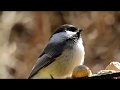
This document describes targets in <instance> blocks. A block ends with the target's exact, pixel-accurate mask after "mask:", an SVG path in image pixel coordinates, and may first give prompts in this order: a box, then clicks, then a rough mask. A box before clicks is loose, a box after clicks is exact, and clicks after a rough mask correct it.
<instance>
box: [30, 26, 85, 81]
mask: <svg viewBox="0 0 120 90" xmlns="http://www.w3.org/2000/svg"><path fill="white" fill-rule="evenodd" d="M83 30H84V29H80V28H77V27H76V26H74V25H72V24H63V25H61V26H59V27H58V28H56V29H55V30H54V32H53V33H52V34H51V36H50V38H49V41H48V43H47V44H46V46H45V48H44V49H43V51H42V53H41V54H40V56H39V57H38V59H37V61H36V62H35V64H34V66H33V67H32V70H31V72H30V74H29V76H28V79H64V78H66V77H70V76H71V75H72V71H73V70H74V68H75V67H76V66H78V65H83V64H84V57H85V50H84V45H83V40H82V36H81V32H82V31H83Z"/></svg>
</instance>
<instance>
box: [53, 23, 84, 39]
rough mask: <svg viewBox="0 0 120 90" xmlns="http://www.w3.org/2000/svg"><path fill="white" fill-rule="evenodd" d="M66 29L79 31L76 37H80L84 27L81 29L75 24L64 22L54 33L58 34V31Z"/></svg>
mask: <svg viewBox="0 0 120 90" xmlns="http://www.w3.org/2000/svg"><path fill="white" fill-rule="evenodd" d="M66 31H71V32H77V34H76V37H78V38H79V37H80V32H81V31H83V29H79V28H77V27H75V26H74V25H71V24H64V25H61V26H60V27H58V28H57V29H56V30H55V31H54V32H53V34H52V35H54V34H57V33H61V32H66Z"/></svg>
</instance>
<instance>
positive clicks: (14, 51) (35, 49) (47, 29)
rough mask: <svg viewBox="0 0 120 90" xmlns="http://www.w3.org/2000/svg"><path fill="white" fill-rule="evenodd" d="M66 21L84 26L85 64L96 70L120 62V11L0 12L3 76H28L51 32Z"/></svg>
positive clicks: (0, 48)
mask: <svg viewBox="0 0 120 90" xmlns="http://www.w3.org/2000/svg"><path fill="white" fill-rule="evenodd" d="M66 23H67V24H73V25H75V26H76V27H78V28H83V29H84V31H83V32H82V38H83V44H84V47H85V62H84V64H85V65H87V66H88V67H89V68H90V69H91V71H92V72H93V73H96V72H98V71H99V70H102V69H105V67H106V66H107V65H108V64H109V63H110V62H112V61H118V62H119V61H120V12H119V11H29V12H27V11H24V12H23V11H20V12H18V11H17V12H15V11H14V12H13V11H0V78H6V79H9V78H10V79H11V78H13V79H15V78H16V79H22V78H23V79H25V78H27V77H28V75H29V73H30V71H31V68H32V67H33V65H34V63H35V62H36V60H37V58H38V56H39V55H40V53H41V51H42V50H43V48H44V47H45V45H46V43H47V42H48V39H49V37H50V35H51V33H52V32H53V31H54V30H55V29H56V28H57V27H59V26H60V25H62V24H66Z"/></svg>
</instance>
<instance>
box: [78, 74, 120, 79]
mask: <svg viewBox="0 0 120 90" xmlns="http://www.w3.org/2000/svg"><path fill="white" fill-rule="evenodd" d="M117 77H120V72H117V73H112V74H105V75H99V76H91V77H82V78H76V79H118V78H117Z"/></svg>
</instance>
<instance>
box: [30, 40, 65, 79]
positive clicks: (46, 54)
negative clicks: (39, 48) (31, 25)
mask: <svg viewBox="0 0 120 90" xmlns="http://www.w3.org/2000/svg"><path fill="white" fill-rule="evenodd" d="M65 44H66V42H65V41H61V42H60V41H57V42H56V43H54V44H53V43H48V45H47V46H46V47H45V49H44V51H43V52H42V54H41V55H40V57H39V58H38V60H37V62H36V64H35V65H34V67H33V69H32V71H31V73H30V75H29V78H31V77H32V76H33V75H35V74H36V73H37V72H38V71H39V70H40V69H41V68H44V67H46V66H47V65H49V64H50V63H52V62H53V61H54V60H55V58H56V57H57V56H59V55H60V54H62V52H63V49H64V46H65ZM29 78H28V79H29Z"/></svg>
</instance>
